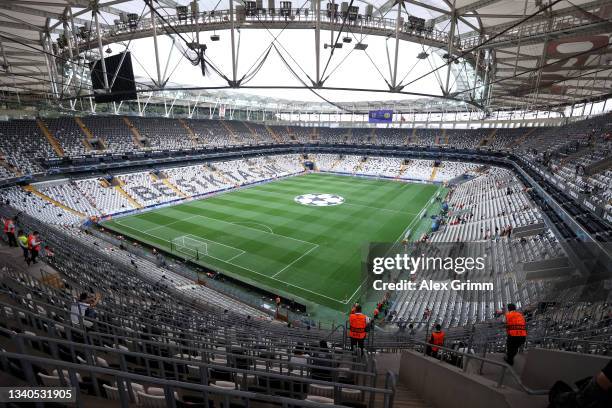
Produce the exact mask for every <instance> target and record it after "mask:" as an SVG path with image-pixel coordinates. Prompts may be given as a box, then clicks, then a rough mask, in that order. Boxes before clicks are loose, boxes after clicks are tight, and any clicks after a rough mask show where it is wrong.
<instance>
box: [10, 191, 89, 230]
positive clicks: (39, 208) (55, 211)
mask: <svg viewBox="0 0 612 408" xmlns="http://www.w3.org/2000/svg"><path fill="white" fill-rule="evenodd" d="M2 192H3V196H4V197H6V199H7V200H9V202H10V204H11V206H13V207H14V208H16V209H18V210H19V211H23V212H25V213H26V214H30V215H32V216H34V217H36V218H37V219H39V220H41V221H43V222H45V223H48V224H57V225H77V224H79V223H80V222H81V219H80V217H79V216H77V215H75V214H74V213H71V212H69V211H66V210H65V209H62V208H60V207H57V206H55V205H53V204H52V203H50V202H49V201H45V200H44V199H42V198H40V197H37V196H35V195H33V194H32V193H29V192H26V191H24V190H22V189H21V188H19V187H11V188H8V189H5V190H3V191H2Z"/></svg>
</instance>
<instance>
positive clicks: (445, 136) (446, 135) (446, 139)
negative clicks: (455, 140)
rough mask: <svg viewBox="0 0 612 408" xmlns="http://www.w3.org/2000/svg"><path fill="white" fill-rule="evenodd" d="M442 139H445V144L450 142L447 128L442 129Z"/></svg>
mask: <svg viewBox="0 0 612 408" xmlns="http://www.w3.org/2000/svg"><path fill="white" fill-rule="evenodd" d="M442 140H444V144H445V145H448V144H449V140H448V133H446V129H442Z"/></svg>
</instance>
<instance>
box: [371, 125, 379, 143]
mask: <svg viewBox="0 0 612 408" xmlns="http://www.w3.org/2000/svg"><path fill="white" fill-rule="evenodd" d="M370 143H372V144H378V136H377V135H376V128H372V132H370Z"/></svg>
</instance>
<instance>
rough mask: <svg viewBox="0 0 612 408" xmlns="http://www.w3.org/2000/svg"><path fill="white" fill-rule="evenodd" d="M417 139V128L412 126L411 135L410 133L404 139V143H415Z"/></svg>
mask: <svg viewBox="0 0 612 408" xmlns="http://www.w3.org/2000/svg"><path fill="white" fill-rule="evenodd" d="M417 140H419V137H418V136H417V128H412V135H410V137H409V138H408V139H406V144H408V143H414V144H416V143H417Z"/></svg>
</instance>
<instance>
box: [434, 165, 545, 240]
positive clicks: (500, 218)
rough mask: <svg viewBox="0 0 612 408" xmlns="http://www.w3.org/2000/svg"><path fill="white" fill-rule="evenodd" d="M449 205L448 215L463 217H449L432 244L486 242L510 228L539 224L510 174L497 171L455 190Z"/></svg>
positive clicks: (491, 171)
mask: <svg viewBox="0 0 612 408" xmlns="http://www.w3.org/2000/svg"><path fill="white" fill-rule="evenodd" d="M448 203H449V209H450V211H459V210H460V211H462V212H464V214H462V215H460V216H453V217H450V218H449V219H448V220H447V224H448V226H447V227H446V228H445V229H444V230H443V231H442V232H439V233H436V234H434V235H433V236H432V241H436V242H458V241H461V242H463V241H477V240H486V239H491V238H495V237H499V236H500V234H501V232H502V230H503V229H504V228H507V227H508V226H509V225H510V226H512V227H513V228H515V227H519V226H523V225H529V224H533V223H536V222H540V221H541V220H542V216H541V214H540V212H539V210H538V209H537V207H536V206H535V205H533V204H532V203H531V201H530V200H529V198H528V197H527V195H526V194H525V193H524V192H523V189H522V186H521V185H520V183H519V182H518V180H516V179H515V178H514V176H513V174H512V173H511V172H510V171H508V170H503V169H498V168H493V169H492V170H490V171H489V172H487V173H484V174H482V175H480V176H479V177H477V178H474V179H472V180H470V181H467V182H465V183H463V184H460V185H459V186H457V187H456V188H454V190H453V191H452V195H451V198H450V199H449V201H448Z"/></svg>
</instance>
